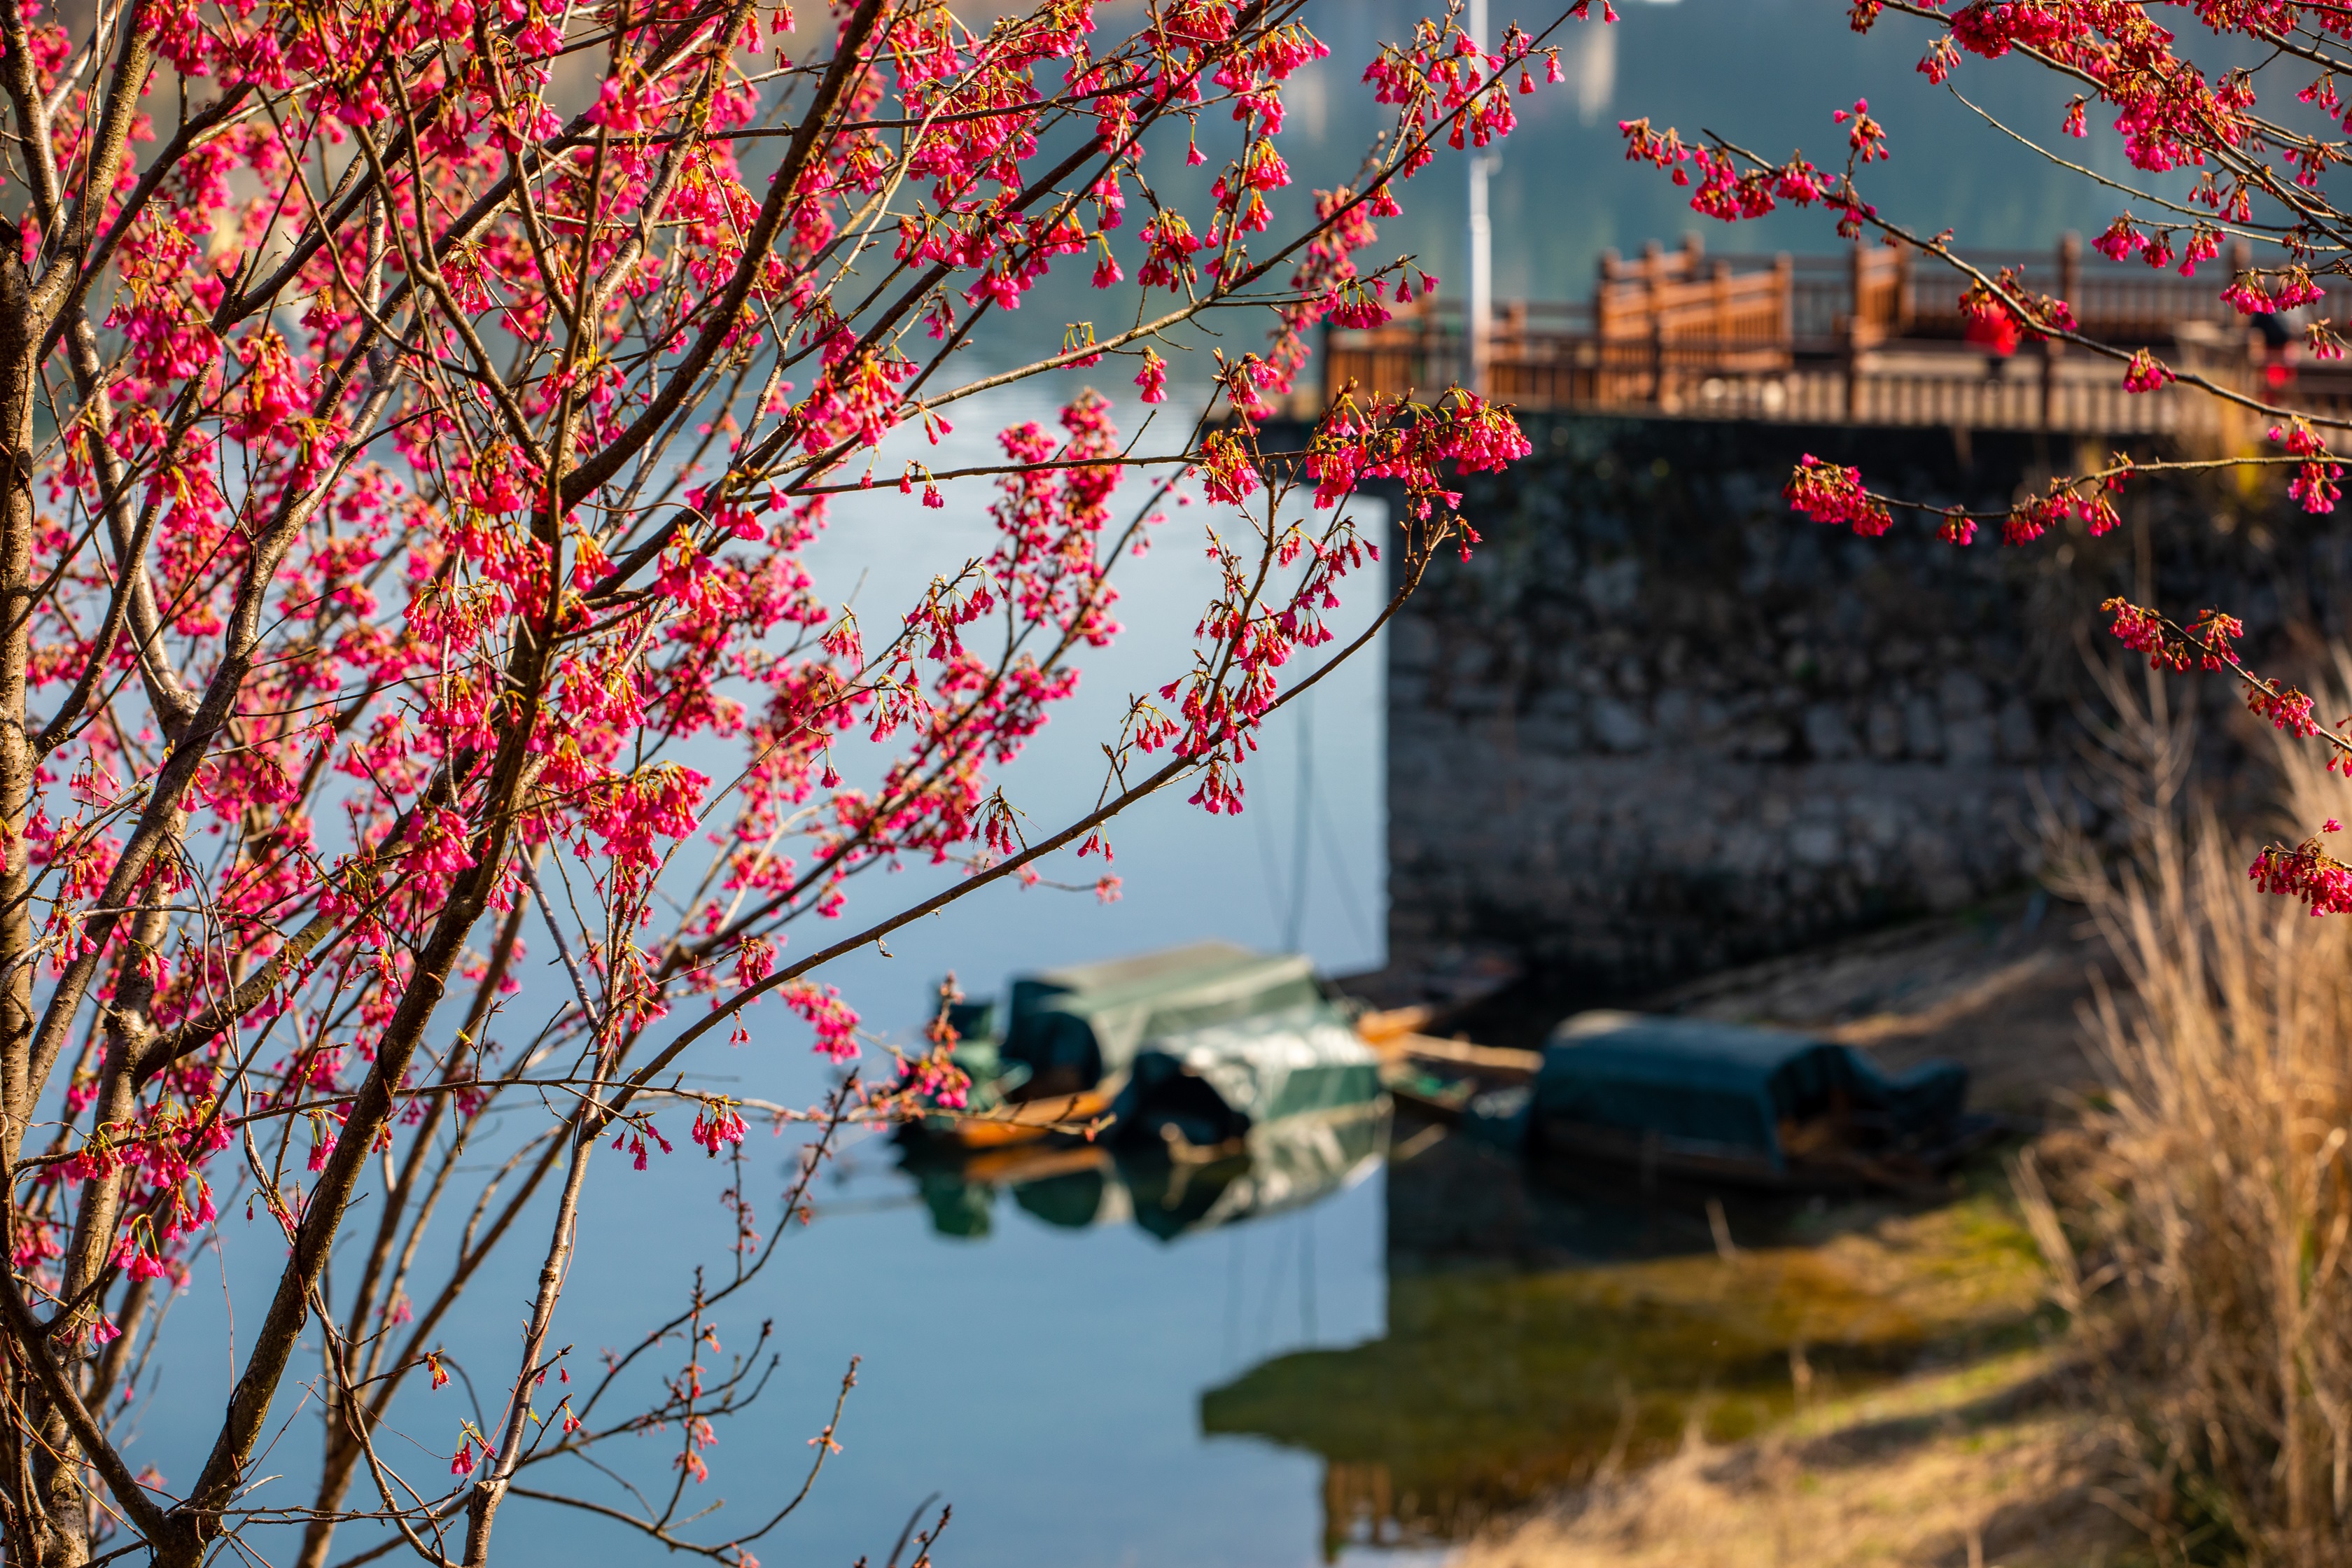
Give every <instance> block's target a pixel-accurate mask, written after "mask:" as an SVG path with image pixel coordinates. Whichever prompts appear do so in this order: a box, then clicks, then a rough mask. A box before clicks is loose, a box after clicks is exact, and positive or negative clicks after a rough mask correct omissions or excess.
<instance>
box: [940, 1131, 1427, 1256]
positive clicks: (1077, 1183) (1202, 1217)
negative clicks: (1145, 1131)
mask: <svg viewBox="0 0 2352 1568" xmlns="http://www.w3.org/2000/svg"><path fill="white" fill-rule="evenodd" d="M1388 1130H1389V1112H1388V1107H1387V1104H1386V1102H1385V1101H1384V1100H1376V1101H1373V1102H1371V1103H1369V1104H1361V1105H1352V1106H1346V1107H1341V1108H1338V1109H1334V1110H1326V1111H1315V1112H1309V1113H1306V1114H1301V1115H1295V1116H1286V1117H1283V1118H1281V1119H1280V1120H1278V1121H1265V1122H1261V1123H1258V1124H1256V1125H1255V1126H1252V1127H1251V1128H1250V1129H1249V1130H1248V1131H1247V1132H1246V1133H1245V1134H1244V1136H1243V1137H1242V1138H1241V1139H1239V1140H1238V1141H1237V1142H1236V1143H1235V1144H1234V1145H1229V1146H1220V1147H1218V1148H1216V1149H1214V1150H1212V1151H1203V1152H1202V1153H1201V1154H1200V1155H1199V1156H1197V1157H1188V1156H1187V1153H1186V1152H1185V1151H1186V1147H1187V1146H1186V1145H1184V1144H1183V1143H1181V1142H1164V1143H1160V1144H1154V1143H1150V1142H1143V1143H1129V1144H1122V1145H1119V1146H1117V1147H1116V1148H1114V1147H1111V1146H1108V1145H1107V1144H1105V1143H1087V1144H1078V1145H1075V1146H1057V1145H1051V1144H1024V1145H1020V1146H1017V1147H1013V1148H1005V1149H992V1150H987V1151H982V1152H961V1151H955V1150H951V1149H942V1148H940V1147H938V1146H935V1145H931V1144H925V1143H908V1144H906V1145H904V1146H902V1147H901V1149H900V1151H899V1163H900V1165H901V1167H902V1168H903V1169H904V1170H906V1171H907V1173H908V1174H909V1175H911V1176H913V1177H914V1179H915V1182H916V1184H917V1188H918V1190H919V1193H920V1194H921V1196H922V1199H923V1203H924V1205H925V1206H926V1207H928V1208H929V1211H930V1216H931V1226H932V1228H933V1229H934V1230H936V1231H938V1232H939V1233H940V1235H942V1236H953V1237H972V1238H977V1237H984V1236H986V1235H988V1234H989V1231H990V1229H991V1227H992V1225H993V1223H994V1211H995V1205H996V1199H997V1195H998V1194H1000V1193H1003V1192H1005V1191H1008V1190H1009V1191H1010V1192H1011V1193H1012V1194H1013V1202H1014V1203H1015V1204H1016V1205H1019V1206H1020V1208H1021V1209H1022V1210H1023V1211H1024V1212H1025V1213H1027V1214H1029V1215H1033V1216H1034V1217H1035V1218H1037V1219H1041V1220H1043V1221H1045V1223H1046V1224H1048V1225H1052V1226H1062V1227H1065V1228H1067V1229H1073V1230H1076V1229H1085V1228H1088V1227H1091V1226H1105V1225H1120V1224H1125V1223H1126V1222H1128V1221H1129V1220H1130V1219H1131V1220H1132V1221H1134V1223H1135V1224H1136V1225H1138V1226H1140V1227H1142V1228H1143V1229H1144V1230H1146V1231H1148V1232H1150V1234H1151V1235H1153V1236H1155V1237H1159V1238H1160V1239H1161V1240H1163V1241H1173V1240H1175V1239H1176V1238H1177V1237H1181V1236H1188V1235H1192V1234H1193V1233H1196V1232H1199V1231H1204V1230H1213V1229H1217V1228H1220V1227H1223V1226H1233V1225H1238V1224H1241V1223H1243V1222H1244V1221H1248V1220H1254V1219H1260V1218H1265V1217H1266V1216H1269V1215H1277V1214H1283V1213H1287V1212H1289V1211H1291V1210H1294V1209H1299V1208H1304V1207H1306V1206H1307V1205H1311V1204H1314V1203H1317V1202H1319V1201H1321V1200H1322V1199H1324V1198H1327V1197H1328V1196H1330V1195H1331V1194H1334V1193H1337V1192H1339V1191H1341V1190H1342V1189H1344V1188H1346V1187H1349V1186H1352V1185H1353V1184H1356V1183H1357V1182H1360V1181H1361V1180H1363V1179H1364V1178H1365V1177H1366V1176H1368V1175H1370V1173H1372V1172H1373V1171H1375V1170H1377V1169H1378V1168H1379V1167H1380V1163H1381V1158H1382V1156H1383V1155H1384V1154H1385V1152H1387V1148H1388Z"/></svg>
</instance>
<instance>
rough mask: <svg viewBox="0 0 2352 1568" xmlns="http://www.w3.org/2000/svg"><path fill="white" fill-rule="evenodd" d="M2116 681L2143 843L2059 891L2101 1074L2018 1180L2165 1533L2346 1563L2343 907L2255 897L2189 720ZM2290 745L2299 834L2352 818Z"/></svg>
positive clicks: (2199, 1550)
mask: <svg viewBox="0 0 2352 1568" xmlns="http://www.w3.org/2000/svg"><path fill="white" fill-rule="evenodd" d="M2347 684H2352V682H2347ZM2110 696H2111V697H2112V698H2113V699H2114V700H2115V701H2116V707H2117V709H2118V711H2119V712H2120V713H2122V714H2123V716H2124V717H2123V719H2122V720H2121V721H2119V722H2118V723H2117V724H2116V726H2115V728H2114V729H2113V730H2111V731H2109V732H2108V733H2107V734H2106V735H2105V742H2106V747H2107V750H2106V752H2105V762H2106V763H2108V773H2109V777H2110V778H2111V780H2112V781H2113V782H2114V783H2115V784H2116V786H2117V791H2116V798H2117V801H2118V804H2120V805H2123V806H2124V807H2125V811H2126V820H2127V821H2128V822H2129V824H2130V828H2131V833H2130V839H2131V847H2130V850H2129V853H2128V854H2127V855H2126V857H2125V858H2124V859H2123V860H2122V862H2121V863H2120V864H2117V863H2115V862H2112V861H2111V862H2109V863H2108V864H2106V865H2105V866H2101V865H2099V864H2098V863H2096V861H2095V860H2094V858H2091V857H2090V856H2088V855H2086V854H2077V855H2075V856H2074V858H2072V860H2071V861H2070V862H2068V864H2069V865H2070V866H2071V869H2068V870H2067V871H2066V872H2065V873H2064V877H2063V887H2062V890H2063V891H2064V892H2066V893H2067V894H2069V895H2070V896H2072V897H2074V898H2075V899H2078V900H2081V901H2082V902H2083V903H2084V905H2085V906H2086V907H2087V908H2088V909H2089V910H2090V911H2091V914H2092V916H2093V918H2094V919H2095V921H2097V922H2098V925H2099V926H2100V928H2101V930H2102V931H2103V932H2104V934H2105V938H2106V941H2107V943H2108V946H2109V948H2110V950H2111V952H2112V953H2113V955H2114V959H2115V961H2116V963H2117V964H2118V966H2119V968H2120V970H2121V973H2122V975H2123V979H2124V984H2123V986H2122V988H2121V991H2120V993H2119V994H2114V995H2104V996H2103V997H2102V999H2101V1005H2099V1006H2098V1008H2097V1009H2096V1015H2095V1018H2094V1020H2093V1031H2094V1035H2095V1040H2096V1043H2097V1044H2098V1045H2099V1047H2101V1049H2102V1052H2103V1055H2104V1058H2105V1064H2106V1069H2107V1076H2108V1080H2109V1088H2108V1091H2107V1093H2106V1094H2105V1097H2104V1098H2103V1100H2102V1101H2101V1102H2099V1103H2095V1105H2093V1106H2092V1107H2091V1108H2090V1111H2089V1114H2088V1116H2087V1117H2086V1119H2085V1125H2084V1130H2085V1133H2086V1136H2085V1137H2084V1138H2083V1139H2082V1140H2080V1141H2079V1142H2076V1143H2074V1145H2073V1146H2072V1148H2071V1150H2070V1151H2069V1152H2064V1153H2062V1154H2060V1155H2058V1156H2057V1157H2055V1158H2054V1159H2053V1173H2054V1180H2053V1182H2052V1183H2051V1184H2050V1186H2049V1189H2048V1190H2049V1193H2050V1194H2052V1195H2053V1197H2054V1203H2053V1202H2052V1201H2050V1200H2048V1199H2045V1198H2044V1197H2043V1195H2042V1183H2041V1182H2040V1180H2039V1179H2038V1176H2037V1173H2036V1171H2035V1169H2034V1166H2033V1165H2032V1163H2031V1162H2028V1163H2026V1164H2025V1165H2024V1166H2023V1167H2022V1169H2021V1177H2022V1178H2023V1179H2022V1180H2021V1196H2023V1197H2024V1198H2026V1200H2027V1203H2028V1209H2029V1212H2030V1214H2033V1215H2038V1218H2039V1224H2038V1225H2037V1231H2038V1233H2039V1234H2040V1235H2041V1237H2042V1240H2043V1243H2044V1247H2045V1250H2046V1251H2048V1252H2049V1253H2050V1255H2051V1257H2052V1260H2053V1265H2054V1267H2055V1269H2056V1272H2057V1274H2058V1276H2059V1285H2058V1289H2059V1292H2060V1294H2061V1296H2062V1298H2063V1304H2066V1305H2068V1306H2070V1307H2071V1308H2073V1309H2074V1310H2076V1311H2077V1313H2078V1315H2080V1316H2081V1318H2082V1321H2083V1324H2084V1339H2085V1342H2086V1343H2087V1344H2088V1346H2089V1347H2090V1349H2091V1351H2092V1352H2093V1355H2094V1358H2095V1363H2096V1364H2097V1365H2098V1366H2099V1367H2101V1368H2102V1369H2103V1370H2104V1373H2105V1376H2104V1378H2103V1379H2102V1380H2101V1381H2102V1388H2103V1392H2104V1395H2105V1405H2106V1407H2107V1409H2108V1412H2109V1414H2110V1415H2111V1417H2112V1419H2113V1423H2114V1430H2115V1431H2116V1434H2117V1435H2118V1437H2119V1438H2120V1439H2121V1441H2120V1444H2119V1447H2120V1448H2121V1450H2122V1453H2123V1458H2124V1461H2125V1463H2126V1468H2127V1469H2128V1470H2129V1472H2130V1480H2129V1483H2128V1485H2127V1486H2126V1491H2127V1492H2128V1493H2129V1494H2130V1502H2129V1503H2128V1504H2127V1505H2126V1506H2127V1509H2128V1510H2136V1511H2137V1516H2138V1522H2139V1523H2140V1524H2141V1526H2142V1527H2143V1529H2144V1530H2145V1531H2146V1532H2147V1535H2148V1536H2149V1538H2150V1540H2151V1542H2153V1543H2154V1544H2155V1545H2156V1546H2157V1547H2158V1548H2159V1550H2160V1551H2161V1552H2163V1553H2164V1555H2166V1556H2168V1557H2172V1558H2176V1559H2186V1560H2192V1561H2245V1562H2250V1563H2280V1564H2295V1565H2298V1568H2301V1565H2310V1568H2319V1565H2324V1564H2336V1563H2352V1541H2347V1535H2348V1534H2352V1528H2348V1527H2352V1253H2347V1230H2352V1163H2347V1122H2352V921H2346V920H2314V919H2312V918H2310V917H2309V916H2308V915H2306V914H2305V913H2304V911H2303V910H2302V909H2301V907H2300V906H2299V905H2297V904H2295V903H2294V902H2292V901H2290V900H2281V899H2276V898H2272V897H2268V896H2265V895H2263V894H2262V893H2260V892H2258V891H2256V890H2255V889H2253V888H2252V886H2251V884H2250V883H2249V882H2248V880H2247V878H2246V868H2247V866H2248V864H2249V863H2250V862H2251V861H2252V858H2253V856H2254V852H2255V849H2256V847H2257V845H2256V843H2255V842H2254V841H2252V840H2251V839H2248V838H2245V837H2240V836H2238V835H2235V834H2232V833H2231V832H2230V831H2228V830H2226V829H2225V828H2223V827H2222V826H2220V825H2219V824H2218V823H2216V822H2215V821H2214V820H2213V819H2212V817H2211V816H2210V815H2207V814H2203V813H2201V812H2199V811H2196V810H2193V809H2188V808H2185V807H2184V806H2183V805H2182V802H2181V799H2180V788H2181V781H2182V779H2183V778H2184V777H2185V774H2186V771H2187V768H2186V759H2187V755H2188V749H2187V748H2188V734H2187V730H2188V727H2187V725H2186V724H2185V723H2183V722H2179V721H2174V720H2172V719H2171V718H2170V717H2169V716H2168V714H2167V712H2166V711H2165V709H2164V707H2163V700H2164V699H2163V693H2162V689H2161V688H2160V687H2157V686H2153V685H2151V686H2149V687H2148V688H2147V689H2146V690H2145V692H2143V691H2141V690H2139V689H2135V688H2134V687H2133V686H2131V685H2129V684H2128V683H2126V682H2123V681H2120V680H2119V681H2116V682H2115V683H2113V684H2112V685H2111V688H2110ZM2328 700H2331V701H2334V702H2336V703H2337V704H2339V706H2337V707H2336V708H2331V709H2330V710H2329V711H2331V712H2340V711H2344V708H2343V707H2342V706H2340V705H2341V704H2343V703H2344V702H2345V701H2346V700H2347V698H2346V697H2345V696H2344V695H2343V694H2341V693H2337V694H2334V695H2332V696H2331V697H2330V698H2329V699H2328ZM2277 760H2278V766H2279V776H2280V780H2281V784H2282V789H2281V805H2282V807H2283V811H2284V818H2285V823H2284V830H2285V832H2286V833H2287V834H2288V835H2289V836H2290V837H2302V836H2303V835H2304V834H2305V833H2308V832H2309V831H2311V829H2312V827H2313V826H2316V825H2317V824H2318V823H2319V822H2320V821H2321V820H2322V819H2324V818H2326V817H2327V816H2352V810H2347V805H2352V789H2347V785H2346V784H2344V783H2343V782H2342V781H2339V780H2336V779H2334V778H2332V777H2330V776H2328V775H2327V774H2326V773H2324V772H2323V770H2322V767H2321V763H2322V758H2321V756H2320V755H2319V753H2318V752H2316V751H2315V749H2306V748H2305V747H2302V746H2296V745H2292V744H2286V743H2282V744H2281V746H2280V747H2279V749H2278V753H2277ZM2078 848H2079V847H2078Z"/></svg>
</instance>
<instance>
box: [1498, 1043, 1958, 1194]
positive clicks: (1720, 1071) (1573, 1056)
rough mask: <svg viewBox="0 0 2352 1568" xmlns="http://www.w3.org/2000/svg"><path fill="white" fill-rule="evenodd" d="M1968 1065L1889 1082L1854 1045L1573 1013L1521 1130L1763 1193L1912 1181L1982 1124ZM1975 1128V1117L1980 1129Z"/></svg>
mask: <svg viewBox="0 0 2352 1568" xmlns="http://www.w3.org/2000/svg"><path fill="white" fill-rule="evenodd" d="M1968 1089H1969V1075H1968V1069H1967V1068H1963V1067H1961V1066H1960V1065H1959V1064H1958V1063H1957V1062H1948V1061H1936V1062H1928V1063H1927V1064H1925V1065H1923V1066H1921V1067H1918V1068H1915V1069H1913V1070H1912V1071H1910V1072H1908V1073H1906V1074H1903V1075H1902V1076H1900V1077H1894V1076H1890V1075H1888V1074H1886V1073H1885V1072H1883V1071H1881V1070H1880V1069H1879V1068H1878V1067H1877V1065H1876V1064H1875V1063H1874V1062H1872V1061H1871V1060H1870V1058H1868V1057H1866V1056H1864V1055H1863V1054H1862V1053H1861V1052H1859V1051H1857V1050H1855V1049H1853V1047H1850V1046H1843V1045H1838V1044H1836V1043H1834V1042H1832V1041H1828V1040H1822V1039H1819V1038H1816V1037H1811V1036H1808V1035H1801V1034H1791V1033H1785V1032H1782V1031H1779V1030H1771V1029H1757V1028H1749V1027H1747V1026H1742V1025H1738V1024H1724V1023H1717V1022H1714V1021H1712V1020H1708V1019H1704V1018H1680V1017H1665V1016H1653V1015H1645V1014H1639V1013H1582V1014H1579V1015H1578V1016H1575V1017H1573V1018H1570V1019H1569V1020H1568V1021H1567V1022H1566V1023H1564V1024H1562V1025H1560V1026H1559V1027H1558V1028H1556V1029H1554V1030H1553V1031H1552V1034H1551V1038H1550V1039H1549V1042H1548V1043H1547V1044H1546V1046H1545V1047H1544V1057H1543V1067H1542V1069H1541V1070H1540V1071H1539V1072H1538V1073H1537V1075H1536V1079H1535V1084H1534V1086H1533V1092H1532V1094H1531V1096H1530V1100H1529V1103H1528V1139H1529V1141H1530V1142H1531V1143H1532V1144H1533V1145H1534V1146H1535V1147H1536V1148H1538V1149H1539V1150H1541V1151H1543V1152H1548V1153H1553V1154H1561V1155H1569V1156H1573V1157H1579V1158H1591V1159H1600V1160H1609V1161H1614V1162H1623V1163H1633V1164H1637V1165H1639V1166H1641V1167H1642V1168H1643V1171H1644V1173H1651V1172H1655V1173H1662V1174H1678V1175H1688V1176H1696V1177H1702V1178H1707V1179H1713V1180H1728V1181H1734V1182H1740V1183H1744V1184H1755V1185H1759V1186H1772V1187H1811V1186H1842V1185H1852V1184H1854V1183H1856V1182H1858V1181H1860V1182H1872V1183H1877V1184H1886V1185H1895V1186H1901V1185H1908V1184H1915V1183H1917V1182H1920V1181H1924V1180H1926V1179H1928V1178H1929V1177H1931V1176H1933V1175H1934V1174H1935V1173H1937V1170H1938V1169H1940V1168H1941V1166H1942V1165H1944V1164H1948V1163H1949V1161H1950V1159H1951V1158H1954V1157H1956V1155H1957V1152H1958V1150H1960V1149H1961V1148H1962V1147H1964V1146H1966V1145H1969V1144H1970V1143H1971V1142H1975V1141H1978V1140H1979V1135H1980V1134H1981V1133H1983V1132H1984V1131H1986V1130H1987V1128H1989V1127H1990V1125H1991V1123H1990V1119H1987V1118H1969V1117H1966V1116H1964V1114H1963V1112H1964V1108H1965V1106H1966V1102H1967V1100H1968ZM1978 1123H1984V1124H1985V1126H1983V1127H1980V1126H1979V1125H1977V1124H1978Z"/></svg>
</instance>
